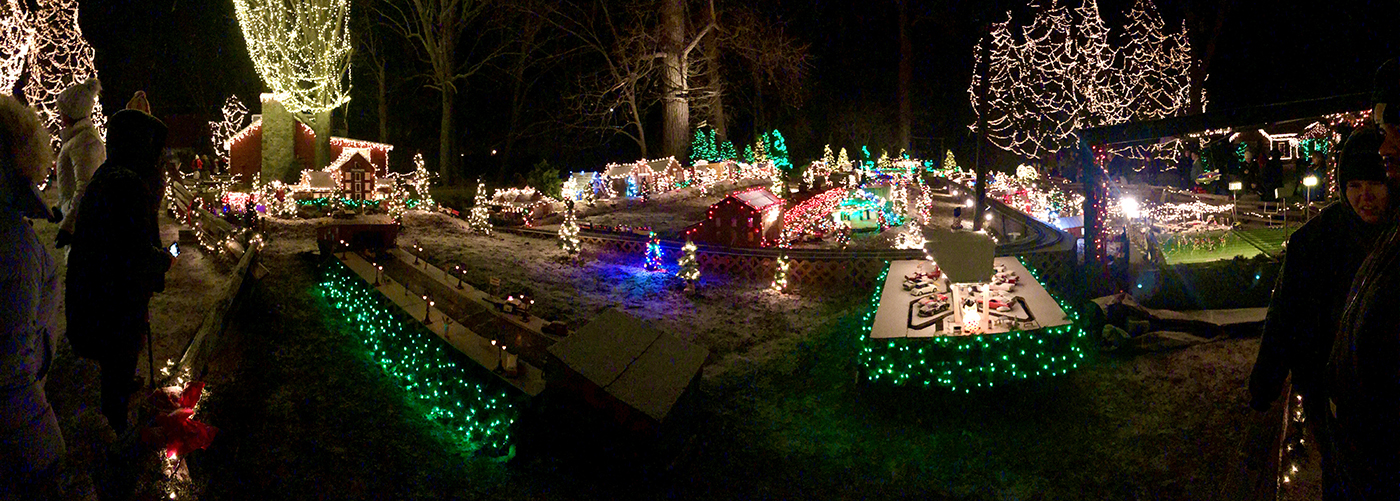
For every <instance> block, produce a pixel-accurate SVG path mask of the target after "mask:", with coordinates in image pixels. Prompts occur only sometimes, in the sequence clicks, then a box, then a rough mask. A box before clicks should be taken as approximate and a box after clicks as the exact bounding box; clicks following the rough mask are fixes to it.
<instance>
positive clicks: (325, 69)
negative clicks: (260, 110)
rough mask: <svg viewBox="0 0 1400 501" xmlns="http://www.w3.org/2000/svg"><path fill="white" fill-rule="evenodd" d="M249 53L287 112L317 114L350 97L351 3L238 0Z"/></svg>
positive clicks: (237, 10) (336, 0) (338, 0)
mask: <svg viewBox="0 0 1400 501" xmlns="http://www.w3.org/2000/svg"><path fill="white" fill-rule="evenodd" d="M233 7H234V13H235V14H236V15H237V16H238V25H239V27H241V28H242V30H243V39H244V40H245V41H247V45H248V55H249V56H250V57H252V60H253V68H254V69H256V70H257V72H258V76H259V77H261V78H262V80H263V83H265V84H267V86H268V88H270V89H272V94H273V96H274V97H275V98H276V100H277V101H278V102H280V103H282V104H283V105H284V106H286V107H287V109H288V110H291V111H293V112H298V113H306V114H312V115H314V114H317V113H322V112H325V111H330V110H332V109H335V108H338V107H340V105H342V104H345V103H347V102H349V101H350V85H349V82H348V80H349V74H350V55H351V53H352V51H353V47H354V46H353V45H352V44H351V40H350V2H349V1H347V0H291V1H288V0H234V2H233Z"/></svg>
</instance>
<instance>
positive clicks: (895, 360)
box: [857, 258, 1087, 393]
mask: <svg viewBox="0 0 1400 501" xmlns="http://www.w3.org/2000/svg"><path fill="white" fill-rule="evenodd" d="M1018 259H1019V258H1018ZM1021 264H1022V265H1025V266H1026V269H1027V270H1030V272H1031V275H1032V276H1034V277H1035V280H1036V281H1037V282H1040V273H1039V272H1037V271H1036V269H1035V268H1032V267H1031V266H1030V265H1029V264H1026V262H1025V260H1024V259H1022V260H1021ZM889 272H890V264H889V261H886V262H885V269H884V271H882V272H880V278H879V279H877V280H876V281H875V283H876V284H877V285H876V287H875V292H874V294H871V297H870V306H871V308H870V310H869V312H867V313H866V315H865V318H864V319H863V323H862V327H861V331H860V335H861V339H860V346H861V350H860V353H859V354H858V355H857V359H858V361H859V364H860V367H861V368H862V369H864V372H863V376H864V377H865V380H866V381H870V382H881V383H887V384H892V385H894V386H906V385H912V386H924V387H930V386H938V387H943V388H948V389H950V390H952V391H958V390H963V392H965V393H970V392H971V391H972V390H973V389H974V388H988V387H992V386H995V385H996V384H997V383H1006V382H1010V381H1016V380H1025V379H1034V378H1042V377H1049V376H1057V375H1062V374H1067V373H1069V371H1070V370H1072V369H1077V368H1079V364H1080V363H1081V362H1084V361H1085V360H1084V358H1085V356H1084V348H1083V344H1084V343H1085V340H1086V338H1087V335H1086V334H1085V332H1084V330H1083V329H1082V328H1081V327H1080V322H1079V313H1078V312H1076V311H1075V310H1074V309H1072V308H1070V307H1069V306H1068V305H1066V304H1065V303H1064V301H1061V300H1060V298H1058V297H1056V296H1055V295H1054V294H1051V295H1050V297H1051V298H1054V299H1055V302H1056V303H1058V304H1059V305H1060V308H1062V309H1064V311H1065V313H1066V314H1068V315H1069V318H1070V322H1071V323H1070V324H1069V325H1064V326H1059V327H1048V328H1044V329H1037V330H1034V331H1020V330H1016V331H1011V332H1007V333H1002V334H984V335H980V336H957V337H933V338H920V339H908V338H897V339H889V340H879V341H877V340H874V339H872V338H871V337H870V333H871V330H872V329H873V328H874V325H875V313H876V311H878V310H879V308H880V292H881V291H882V289H883V288H884V284H885V277H886V276H888V275H889ZM1042 283H1043V282H1042ZM1047 292H1049V291H1047Z"/></svg>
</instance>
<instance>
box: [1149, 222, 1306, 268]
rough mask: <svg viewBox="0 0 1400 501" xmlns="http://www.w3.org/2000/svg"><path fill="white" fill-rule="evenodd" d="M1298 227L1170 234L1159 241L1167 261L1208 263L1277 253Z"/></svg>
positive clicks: (1174, 262) (1168, 262)
mask: <svg viewBox="0 0 1400 501" xmlns="http://www.w3.org/2000/svg"><path fill="white" fill-rule="evenodd" d="M1296 229H1297V227H1296V226H1290V227H1288V228H1282V227H1279V228H1250V229H1236V230H1228V231H1214V232H1203V233H1199V234H1192V235H1168V236H1163V237H1161V238H1159V239H1158V244H1159V245H1161V248H1162V255H1163V256H1164V257H1165V258H1166V262H1167V264H1191V263H1207V262H1211V261H1219V260H1222V259H1232V258H1235V257H1237V256H1238V257H1246V258H1249V257H1254V256H1257V255H1260V254H1268V255H1271V256H1276V255H1278V253H1279V252H1281V251H1282V250H1283V243H1284V242H1285V241H1287V239H1288V236H1289V235H1291V234H1293V231H1294V230H1296Z"/></svg>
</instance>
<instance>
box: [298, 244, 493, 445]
mask: <svg viewBox="0 0 1400 501" xmlns="http://www.w3.org/2000/svg"><path fill="white" fill-rule="evenodd" d="M320 290H321V296H322V297H324V298H325V299H326V301H327V302H328V303H329V305H330V306H331V308H330V310H331V312H332V313H331V314H333V315H335V314H338V315H339V317H338V318H336V319H335V320H338V321H339V323H340V325H342V326H343V329H344V330H345V331H346V333H347V334H350V335H352V336H354V338H355V339H356V340H358V341H360V343H361V344H363V345H364V347H365V348H366V349H368V353H367V355H368V356H369V358H370V360H372V361H374V362H376V363H378V364H379V367H380V368H381V369H383V370H384V374H386V375H388V376H390V377H391V378H392V379H393V380H394V381H395V382H397V383H399V384H400V385H401V386H402V387H403V389H404V390H406V391H407V392H408V396H409V397H410V399H411V400H412V401H413V403H414V404H417V405H418V406H419V407H420V408H421V409H422V410H423V411H424V413H425V415H424V417H425V418H427V419H428V421H431V422H432V423H434V424H436V425H438V426H440V427H441V429H442V430H444V431H446V432H447V434H448V435H449V436H451V437H452V438H453V439H454V440H455V441H456V442H457V444H458V445H459V446H460V447H461V449H462V450H463V451H464V452H467V453H471V452H476V451H479V450H481V451H484V452H486V453H488V454H492V455H501V454H507V453H508V451H509V447H510V444H511V434H510V428H511V426H512V424H513V423H515V421H516V418H517V417H518V416H519V410H518V409H517V408H516V405H515V402H514V401H515V400H516V398H515V397H513V396H512V393H511V392H510V390H509V389H508V387H507V386H506V385H505V384H504V383H500V382H498V381H494V380H492V379H491V378H490V377H489V374H483V373H482V372H481V371H484V370H485V369H484V368H480V367H478V366H476V365H475V364H474V363H472V362H470V361H469V360H468V361H464V362H461V363H458V362H457V361H455V360H453V359H452V358H453V357H452V356H451V353H450V352H449V351H448V350H452V348H451V347H450V346H449V345H447V343H446V342H445V341H443V340H442V339H439V338H438V337H437V336H436V335H434V334H433V333H431V332H426V331H425V330H424V329H422V328H421V327H419V326H417V325H416V324H412V323H408V322H405V321H403V320H401V318H400V315H401V314H396V308H394V307H386V305H385V300H384V299H383V298H381V297H380V296H379V294H377V293H376V292H374V291H373V290H372V289H370V288H369V287H368V286H367V285H366V284H365V283H364V281H363V280H361V279H360V277H359V276H357V275H355V274H354V273H352V272H351V271H350V269H349V268H347V267H346V266H345V265H344V264H342V263H340V262H339V261H337V262H334V263H331V264H330V265H328V266H327V267H326V269H325V272H324V274H323V277H322V280H321V283H320ZM444 347H446V348H444ZM464 366H465V367H464ZM483 380H484V381H485V382H482V381H483Z"/></svg>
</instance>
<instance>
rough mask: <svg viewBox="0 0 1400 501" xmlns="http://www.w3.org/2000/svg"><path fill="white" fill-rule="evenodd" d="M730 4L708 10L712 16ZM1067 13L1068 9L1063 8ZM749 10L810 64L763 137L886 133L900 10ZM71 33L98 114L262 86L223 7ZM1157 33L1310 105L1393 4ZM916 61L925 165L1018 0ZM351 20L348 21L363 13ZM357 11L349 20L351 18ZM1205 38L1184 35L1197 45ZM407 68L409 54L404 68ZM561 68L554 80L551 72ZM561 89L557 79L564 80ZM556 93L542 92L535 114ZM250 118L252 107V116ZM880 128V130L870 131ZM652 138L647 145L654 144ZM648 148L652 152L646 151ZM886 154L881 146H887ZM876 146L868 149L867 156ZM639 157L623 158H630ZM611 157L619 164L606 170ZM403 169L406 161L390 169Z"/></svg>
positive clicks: (362, 121)
mask: <svg viewBox="0 0 1400 501" xmlns="http://www.w3.org/2000/svg"><path fill="white" fill-rule="evenodd" d="M728 1H730V0H716V3H717V4H718V5H719V6H720V7H723V5H724V3H725V2H728ZM1068 1H1069V5H1070V6H1071V7H1076V6H1078V4H1079V2H1078V0H1068ZM1131 3H1132V2H1131V1H1129V0H1106V1H1102V2H1100V4H1099V6H1100V10H1101V12H1103V14H1104V17H1105V19H1106V21H1107V22H1108V25H1109V26H1110V27H1111V28H1119V27H1121V26H1122V17H1123V14H1124V13H1125V12H1126V11H1127V9H1128V8H1129V7H1130V6H1131ZM757 4H758V5H757V8H758V9H760V10H761V11H763V13H764V14H766V15H767V16H768V17H769V18H770V19H772V20H773V21H774V22H775V23H777V24H779V25H781V26H782V27H783V28H784V30H785V31H786V32H787V33H789V34H790V35H792V36H794V37H796V38H798V39H800V40H802V41H804V42H806V43H808V44H810V46H809V47H810V48H809V51H810V53H811V55H812V67H811V68H810V73H809V76H808V78H807V80H806V83H805V85H804V89H803V96H804V98H803V100H802V106H801V108H796V109H792V108H785V109H781V110H779V109H774V108H777V107H776V106H769V108H770V110H769V113H767V115H768V117H767V118H768V122H769V123H768V126H770V127H777V128H779V129H780V130H782V131H783V132H784V134H785V135H786V136H787V138H788V142H789V149H790V151H793V153H794V156H796V157H799V158H802V157H811V156H816V155H819V154H820V151H821V147H822V144H824V143H826V142H832V143H834V144H836V145H844V146H855V147H858V145H851V144H843V143H849V142H851V141H854V140H862V141H869V142H871V143H872V149H875V147H876V145H878V144H881V143H883V142H884V141H885V139H882V138H884V137H889V134H892V132H893V131H895V130H897V127H896V125H895V122H894V119H895V113H896V110H897V99H896V95H895V93H896V86H897V78H896V71H897V61H898V54H897V48H898V42H897V33H898V31H897V23H896V20H897V12H898V11H897V4H896V3H895V2H894V1H893V0H874V1H870V0H866V1H854V2H853V1H835V0H768V1H764V2H758V3H757ZM81 5H82V7H81V9H82V10H81V13H82V14H81V19H80V20H81V23H82V26H83V28H84V32H85V34H86V35H87V38H88V40H89V41H90V42H91V43H92V44H93V45H94V47H96V49H97V64H98V71H99V74H100V75H101V76H102V79H103V81H104V87H105V89H106V91H105V93H104V96H103V105H104V107H105V108H106V109H109V110H110V109H115V108H117V107H120V106H121V105H122V104H123V103H125V101H126V99H127V98H128V97H129V96H130V95H131V93H132V92H133V91H134V90H136V89H138V88H140V89H145V90H146V91H147V93H148V94H149V95H150V98H151V103H152V106H153V108H154V109H155V112H156V113H157V114H158V115H162V114H163V115H170V114H208V115H210V117H213V116H214V115H215V114H217V113H218V109H219V107H220V105H221V104H222V102H223V100H224V98H225V97H226V96H227V95H229V94H230V93H236V94H237V95H238V96H239V97H240V98H241V99H243V100H244V102H245V103H249V102H252V101H254V100H256V97H257V93H258V92H259V91H260V90H261V89H260V88H261V83H260V82H259V80H258V79H257V76H256V74H255V73H254V72H253V70H252V65H251V63H250V62H249V61H248V57H247V53H246V49H245V48H244V45H243V41H242V39H241V34H240V33H239V30H238V25H237V21H236V19H235V18H234V16H233V7H232V2H231V0H201V1H194V0H144V1H141V2H128V1H113V0H106V1H98V0H83V1H82V2H81ZM1158 7H1159V9H1160V11H1161V13H1162V15H1163V17H1164V19H1165V20H1166V23H1167V26H1168V28H1169V29H1176V28H1177V27H1179V26H1181V23H1182V22H1183V19H1184V17H1186V16H1187V15H1190V16H1192V17H1191V21H1192V22H1193V23H1194V24H1195V25H1197V26H1207V27H1208V26H1210V25H1211V24H1212V21H1213V20H1214V19H1215V16H1218V15H1220V13H1221V12H1223V13H1224V21H1223V22H1222V23H1221V26H1222V29H1221V30H1220V33H1219V36H1218V39H1217V42H1216V48H1215V54H1214V57H1213V58H1212V59H1211V60H1210V61H1209V63H1208V64H1209V68H1210V77H1209V79H1208V80H1207V83H1206V90H1207V93H1208V95H1209V100H1210V109H1225V108H1233V107H1240V106H1251V105H1260V104H1266V103H1276V102H1286V101H1293V100H1299V99H1309V98H1317V97H1323V96H1329V95H1335V94H1344V93H1351V92H1363V91H1368V90H1369V87H1370V78H1371V74H1372V72H1373V71H1374V69H1375V67H1376V66H1377V65H1378V64H1379V63H1380V61H1381V60H1383V59H1384V58H1386V57H1394V56H1396V55H1400V46H1398V44H1397V42H1400V35H1396V33H1400V30H1397V29H1396V28H1397V26H1396V25H1397V24H1400V2H1393V1H1375V2H1367V1H1359V0H1338V1H1331V2H1302V1H1297V0H1285V1H1262V0H1256V1H1241V2H1231V1H1228V0H1159V1H1158ZM909 9H910V18H911V24H912V27H911V33H912V36H913V50H914V82H915V83H914V90H913V99H914V106H915V117H916V123H915V126H914V136H915V137H916V141H915V146H916V148H917V149H923V150H925V151H930V153H926V154H925V155H924V156H928V157H935V156H937V154H936V153H933V152H932V150H935V149H937V148H939V147H940V145H941V146H942V147H945V148H952V149H954V150H955V152H957V153H958V154H959V155H960V156H962V155H967V154H970V152H971V150H972V147H973V143H972V137H971V136H970V135H969V132H968V129H967V124H969V123H970V122H971V121H972V120H973V114H972V109H971V105H970V104H969V101H968V97H967V86H968V83H969V79H970V77H971V72H972V68H971V66H972V51H973V46H974V44H975V43H976V40H977V38H978V35H979V33H980V32H981V30H982V29H983V26H984V25H985V24H984V23H985V22H988V21H1000V20H1002V19H1004V17H1005V12H1006V11H1007V10H1008V9H1010V10H1012V11H1013V12H1014V13H1015V14H1016V18H1017V20H1018V21H1022V22H1023V21H1025V20H1027V19H1029V15H1028V14H1027V12H1028V10H1029V9H1028V8H1027V6H1026V3H1025V2H1023V1H1021V0H1015V1H1008V0H995V1H976V2H966V1H955V0H925V1H919V0H910V3H909ZM361 12H364V11H363V10H361V11H359V12H357V14H358V13H361ZM352 15H353V14H352ZM1205 42H1206V40H1205V36H1204V35H1199V34H1196V33H1193V34H1192V43H1193V45H1196V46H1198V47H1199V46H1201V45H1202V44H1204V43H1205ZM401 59H403V60H405V61H406V58H401ZM560 71H566V70H560ZM352 81H353V84H354V85H355V93H354V101H352V102H351V104H350V105H349V109H348V111H347V112H346V113H345V114H344V116H347V117H348V118H347V121H348V128H349V134H350V135H351V136H354V137H362V138H373V137H374V136H375V129H374V123H375V122H374V115H373V113H374V106H373V102H372V97H371V95H370V94H369V91H370V89H369V88H370V87H371V86H372V83H371V81H370V80H369V79H368V78H367V77H365V76H363V75H361V74H358V73H357V74H356V75H354V76H353V80H352ZM498 81H499V78H497V77H496V76H493V75H489V74H483V75H480V76H478V77H475V78H474V80H473V81H471V82H469V91H468V92H467V94H466V95H464V96H463V97H462V98H461V99H459V101H458V106H457V109H456V114H457V115H456V116H457V117H458V119H457V123H458V124H460V125H461V127H460V130H459V136H458V137H459V139H458V141H459V147H460V148H461V149H462V151H464V152H466V153H468V154H469V155H472V156H477V155H480V154H482V152H484V151H489V150H490V149H492V148H494V147H496V146H497V145H498V144H500V142H501V135H502V134H503V133H502V132H501V131H500V130H499V128H500V127H499V123H500V117H501V114H502V113H503V110H502V109H500V107H499V106H498V105H497V104H496V103H499V102H500V101H502V99H499V98H498V93H499V92H501V89H502V88H501V86H500V85H499V84H498V83H497V82H498ZM559 81H564V79H560V80H559ZM558 92H559V90H558V89H548V88H545V89H540V90H539V91H537V93H538V94H539V95H540V96H541V97H540V103H541V105H542V106H543V107H549V106H552V104H550V103H549V101H548V99H549V98H548V96H550V95H557V94H558ZM393 94H394V95H393V96H392V97H391V102H392V103H393V109H392V111H391V114H392V115H393V116H392V117H391V120H390V122H391V128H392V129H393V132H392V133H391V137H390V140H391V142H394V143H395V144H399V145H402V146H404V147H403V148H398V149H396V150H395V153H396V154H398V153H403V154H405V155H407V154H408V153H407V151H409V150H422V151H424V152H425V153H426V154H427V155H428V156H430V157H431V156H433V155H434V152H435V151H436V141H437V134H436V121H435V119H434V117H436V116H437V115H436V113H437V110H436V109H435V108H434V106H435V105H436V102H437V100H436V98H435V94H434V93H432V92H431V91H427V90H424V89H421V88H420V87H418V86H417V85H415V84H412V83H401V84H399V85H398V86H396V87H395V88H394V89H393ZM254 108H255V110H254V111H256V107H254ZM736 111H737V113H736V115H737V117H736V119H735V124H734V125H733V126H732V127H733V128H734V129H735V130H734V132H733V135H734V136H735V138H736V139H738V140H741V141H747V138H748V137H750V134H751V132H750V131H751V129H752V128H753V125H752V122H753V120H752V119H751V118H749V117H748V116H747V115H746V114H745V112H744V111H742V110H736ZM851 117H863V118H864V119H865V120H866V121H865V122H864V123H868V124H871V125H870V126H869V127H866V128H867V129H870V130H871V131H872V132H869V133H866V134H865V136H866V137H860V138H850V137H842V136H841V135H840V134H838V133H837V132H834V131H835V130H836V129H838V127H837V126H836V125H834V124H835V123H837V121H839V120H846V121H847V122H849V121H851V120H852V118H851ZM882 127H883V128H884V130H881V128H882ZM653 137H656V138H659V134H656V135H655V136H653ZM560 144H561V142H560V141H557V140H540V141H535V142H533V143H529V144H528V145H522V146H521V148H522V149H528V150H529V152H530V155H529V156H530V157H531V158H534V157H539V158H548V159H552V161H554V162H561V163H563V164H565V165H564V166H565V167H566V168H571V169H573V170H578V169H584V168H593V167H594V166H593V165H590V164H589V163H590V162H594V161H598V160H603V159H606V158H607V157H609V156H613V155H620V156H623V157H625V156H627V155H628V154H629V153H627V152H628V151H629V149H628V147H627V145H626V144H623V143H620V142H618V141H613V142H612V143H609V144H607V145H596V146H593V147H590V148H583V151H585V152H588V154H580V153H579V151H577V150H569V151H565V150H560V149H559V148H560V146H559V145H560ZM656 147H659V144H658V145H657V146H653V148H656ZM890 147H891V148H893V144H892V143H891V145H890ZM877 151H878V150H877ZM631 154H635V153H631ZM614 160H616V159H614ZM400 165H403V164H400Z"/></svg>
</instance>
